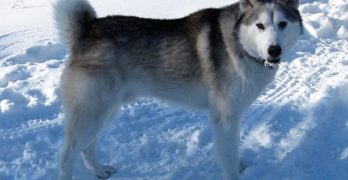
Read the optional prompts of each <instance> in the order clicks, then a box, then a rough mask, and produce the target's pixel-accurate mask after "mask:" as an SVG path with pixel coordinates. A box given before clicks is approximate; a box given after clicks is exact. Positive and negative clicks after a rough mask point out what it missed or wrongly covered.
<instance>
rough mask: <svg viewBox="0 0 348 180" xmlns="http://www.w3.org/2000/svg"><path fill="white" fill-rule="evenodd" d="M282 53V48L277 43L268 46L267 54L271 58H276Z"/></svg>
mask: <svg viewBox="0 0 348 180" xmlns="http://www.w3.org/2000/svg"><path fill="white" fill-rule="evenodd" d="M281 53H282V48H280V46H279V45H276V46H274V45H272V46H270V47H269V48H268V54H269V55H270V56H271V57H272V58H277V57H279V56H280V54H281Z"/></svg>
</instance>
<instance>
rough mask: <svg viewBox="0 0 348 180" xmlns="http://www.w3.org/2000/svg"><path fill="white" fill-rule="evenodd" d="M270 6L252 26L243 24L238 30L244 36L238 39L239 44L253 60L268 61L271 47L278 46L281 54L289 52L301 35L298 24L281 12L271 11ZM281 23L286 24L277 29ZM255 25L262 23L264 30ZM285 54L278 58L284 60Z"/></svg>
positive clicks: (269, 5)
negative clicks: (282, 27)
mask: <svg viewBox="0 0 348 180" xmlns="http://www.w3.org/2000/svg"><path fill="white" fill-rule="evenodd" d="M272 6H273V5H272V4H268V5H267V11H265V12H263V13H262V14H260V16H259V18H258V19H257V21H255V22H254V23H253V24H250V25H244V24H243V25H242V26H241V28H240V31H241V32H243V33H242V34H244V36H241V37H240V42H241V44H242V46H243V47H244V49H245V50H246V51H247V52H248V53H249V54H250V55H251V56H253V57H255V58H259V59H269V58H270V55H269V54H268V48H269V47H270V46H271V45H279V46H280V47H281V49H282V50H284V51H282V52H286V53H288V52H291V49H292V47H293V46H294V45H295V42H296V41H297V40H298V37H300V35H301V28H300V24H299V22H291V21H289V20H287V19H286V18H285V17H284V15H283V13H282V12H281V11H277V10H275V9H273V7H272ZM272 11H273V16H272ZM281 21H284V22H287V23H288V25H287V26H286V27H285V28H284V29H282V30H280V29H279V27H278V24H279V22H281ZM257 23H262V24H263V25H264V26H265V30H260V29H259V28H258V27H257V26H256V24H257ZM286 53H282V54H281V55H280V58H281V59H282V58H284V57H285V56H286Z"/></svg>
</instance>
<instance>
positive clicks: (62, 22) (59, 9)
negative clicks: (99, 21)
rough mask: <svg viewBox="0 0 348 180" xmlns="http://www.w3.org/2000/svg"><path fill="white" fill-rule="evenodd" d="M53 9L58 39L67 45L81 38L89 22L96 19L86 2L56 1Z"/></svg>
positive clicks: (83, 0)
mask: <svg viewBox="0 0 348 180" xmlns="http://www.w3.org/2000/svg"><path fill="white" fill-rule="evenodd" d="M53 8H54V18H55V23H56V27H57V29H58V31H59V37H60V39H61V40H62V41H63V42H65V43H68V44H71V43H73V42H74V41H76V40H77V39H79V38H80V37H81V36H83V34H84V31H86V29H87V27H88V25H89V24H90V22H91V21H92V20H94V19H95V18H97V15H96V13H95V11H94V9H93V8H92V6H91V5H90V4H89V2H87V1H86V0H58V1H57V2H56V4H54V7H53Z"/></svg>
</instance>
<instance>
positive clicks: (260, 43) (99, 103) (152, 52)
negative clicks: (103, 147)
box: [55, 0, 303, 180]
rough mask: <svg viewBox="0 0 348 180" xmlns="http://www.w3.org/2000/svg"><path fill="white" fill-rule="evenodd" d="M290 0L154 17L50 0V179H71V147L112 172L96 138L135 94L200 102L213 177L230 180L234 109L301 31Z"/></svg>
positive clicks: (243, 104)
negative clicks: (55, 71) (55, 136)
mask: <svg viewBox="0 0 348 180" xmlns="http://www.w3.org/2000/svg"><path fill="white" fill-rule="evenodd" d="M298 6H299V2H298V0H240V1H239V2H238V3H236V4H232V5H230V6H226V7H223V8H217V9H204V10H201V11H198V12H195V13H193V14H191V15H188V16H186V17H183V18H180V19H172V20H157V19H144V18H138V17H129V16H110V17H104V18H97V16H96V13H95V11H94V10H93V8H92V7H91V6H90V4H89V3H88V2H86V1H84V0H59V1H58V2H57V4H56V5H55V18H56V23H57V27H58V29H59V31H60V35H61V37H62V38H63V39H64V40H65V42H66V43H67V44H68V46H69V49H70V56H69V60H68V62H67V64H66V68H65V70H64V72H63V75H62V79H61V90H62V103H63V110H64V113H65V117H64V118H65V119H64V126H65V141H64V147H63V150H62V155H61V161H60V164H59V179H61V180H67V179H72V175H73V167H74V162H75V160H76V158H77V157H78V155H79V154H80V153H81V155H82V158H83V160H84V162H85V165H86V166H87V168H88V169H90V170H91V172H92V173H94V174H95V175H96V176H97V177H99V178H108V177H110V176H111V175H112V173H114V172H116V169H115V168H114V167H110V166H104V165H101V164H100V163H99V162H98V159H97V158H96V157H95V155H94V150H95V145H96V137H97V135H98V133H99V132H100V130H102V129H103V127H105V126H106V125H107V124H108V123H110V121H111V120H112V119H113V118H114V117H115V115H116V114H117V112H118V110H119V109H120V106H121V105H122V104H124V103H129V102H132V101H134V100H135V99H136V98H137V97H154V98H159V99H162V100H165V101H168V102H173V103H177V104H181V105H186V106H188V107H193V108H201V109H208V110H209V111H210V114H211V126H212V130H213V136H214V143H215V147H216V151H217V158H218V162H219V164H220V166H221V168H222V172H223V176H224V178H225V179H227V180H235V179H239V157H238V141H239V126H240V118H241V115H242V114H243V112H244V111H245V110H246V108H248V106H250V104H251V103H252V102H253V101H254V100H255V99H256V98H257V97H258V95H259V94H260V93H261V92H262V91H263V89H264V88H265V87H266V86H267V85H268V84H269V83H270V82H272V80H273V79H274V76H275V74H276V70H277V68H278V66H277V64H279V63H280V62H281V60H282V58H284V56H285V55H286V54H287V53H289V51H290V49H291V48H292V47H293V46H294V45H295V43H296V41H297V39H298V38H299V37H300V36H301V34H302V32H303V26H302V20H301V16H300V14H299V11H298Z"/></svg>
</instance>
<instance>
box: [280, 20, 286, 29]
mask: <svg viewBox="0 0 348 180" xmlns="http://www.w3.org/2000/svg"><path fill="white" fill-rule="evenodd" d="M287 25H288V23H287V22H285V21H282V22H280V23H279V24H278V27H279V29H284V28H285V27H286V26H287Z"/></svg>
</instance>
